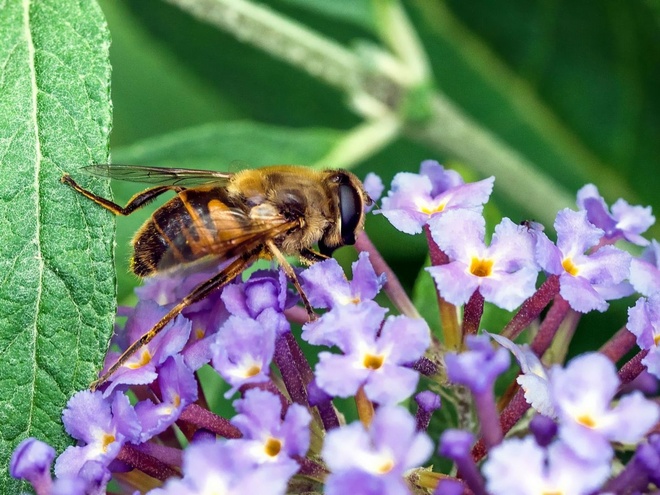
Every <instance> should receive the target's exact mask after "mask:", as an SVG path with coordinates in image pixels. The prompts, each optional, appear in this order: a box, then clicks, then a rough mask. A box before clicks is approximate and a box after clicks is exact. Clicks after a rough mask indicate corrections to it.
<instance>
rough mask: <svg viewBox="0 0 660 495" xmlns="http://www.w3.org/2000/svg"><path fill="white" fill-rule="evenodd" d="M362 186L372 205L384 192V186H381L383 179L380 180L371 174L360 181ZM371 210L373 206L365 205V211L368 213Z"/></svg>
mask: <svg viewBox="0 0 660 495" xmlns="http://www.w3.org/2000/svg"><path fill="white" fill-rule="evenodd" d="M362 185H363V186H364V190H365V191H366V192H367V195H368V196H369V198H371V200H372V201H373V202H374V204H375V203H376V202H377V201H378V200H379V199H380V196H381V195H382V194H383V191H384V190H385V185H384V184H383V179H381V178H380V177H379V176H378V175H376V174H374V173H373V172H369V173H368V174H367V175H366V176H365V178H364V180H363V181H362ZM372 208H373V204H372V205H371V206H367V205H365V211H369V210H371V209H372Z"/></svg>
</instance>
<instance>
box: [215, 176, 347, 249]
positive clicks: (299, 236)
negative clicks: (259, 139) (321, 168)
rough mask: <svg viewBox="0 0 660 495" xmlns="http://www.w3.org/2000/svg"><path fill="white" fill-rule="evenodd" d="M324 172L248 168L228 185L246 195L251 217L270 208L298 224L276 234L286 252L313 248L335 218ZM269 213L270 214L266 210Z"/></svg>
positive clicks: (278, 242)
mask: <svg viewBox="0 0 660 495" xmlns="http://www.w3.org/2000/svg"><path fill="white" fill-rule="evenodd" d="M322 177H323V174H322V173H320V172H317V171H312V170H309V169H303V168H301V167H289V166H274V167H268V168H265V169H261V170H246V171H243V172H241V173H239V174H237V175H236V176H235V178H234V180H232V181H231V183H230V185H229V186H228V188H227V189H228V193H229V194H230V195H232V196H233V195H239V196H241V195H242V197H243V198H244V201H245V204H246V206H247V207H248V208H250V215H251V217H252V218H255V219H257V220H258V219H259V218H260V217H261V216H262V213H264V212H267V211H268V210H271V211H272V212H274V214H276V215H279V216H280V217H283V218H284V219H286V220H288V221H294V222H296V224H297V226H296V227H295V228H293V229H291V230H288V231H287V232H286V233H283V234H281V235H279V236H277V237H276V238H275V239H274V241H275V243H276V245H277V246H278V247H279V248H280V249H281V250H282V251H283V252H284V253H286V254H297V253H299V252H300V251H301V249H305V248H311V247H312V246H314V245H315V244H316V243H317V242H318V241H319V240H320V239H321V238H322V237H323V235H324V233H325V231H326V229H327V228H328V226H329V225H330V224H331V223H332V222H333V220H334V218H336V216H337V214H336V212H335V211H334V209H335V208H334V206H333V203H332V197H331V196H330V194H329V192H328V191H327V189H326V184H325V182H324V181H323V180H322ZM266 214H267V213H266Z"/></svg>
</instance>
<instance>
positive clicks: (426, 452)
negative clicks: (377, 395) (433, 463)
mask: <svg viewBox="0 0 660 495" xmlns="http://www.w3.org/2000/svg"><path fill="white" fill-rule="evenodd" d="M432 449H433V443H432V442H431V440H430V439H429V437H428V436H427V435H426V434H425V433H423V432H416V431H415V420H414V418H413V417H412V416H410V414H409V413H408V412H407V411H406V410H405V409H403V408H402V407H398V406H389V407H381V408H379V409H378V410H377V411H376V413H375V415H374V417H373V421H372V423H371V426H370V427H369V429H368V430H366V429H365V428H364V426H363V425H362V423H359V422H354V423H351V424H349V425H347V426H343V427H341V428H336V429H334V430H331V431H329V432H328V433H327V435H326V437H325V442H324V444H323V449H322V451H321V455H322V457H323V459H324V460H325V462H326V464H327V466H328V468H329V469H330V471H331V473H330V475H329V476H328V478H327V480H326V487H325V493H326V494H329V495H332V494H341V495H344V494H345V493H361V494H372V493H382V494H383V495H399V494H400V495H407V494H408V493H409V492H408V488H407V486H406V483H405V481H404V474H405V473H406V471H408V470H409V469H412V468H415V467H419V466H420V465H421V464H422V463H423V462H425V461H426V460H427V459H428V457H429V456H430V455H431V452H432ZM347 488H351V490H350V492H347V491H345V490H346V489H347ZM376 489H380V490H381V491H380V492H375V490H376Z"/></svg>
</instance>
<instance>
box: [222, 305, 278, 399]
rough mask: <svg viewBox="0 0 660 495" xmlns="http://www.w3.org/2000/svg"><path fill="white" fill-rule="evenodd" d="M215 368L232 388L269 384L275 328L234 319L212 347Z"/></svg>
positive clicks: (251, 321)
mask: <svg viewBox="0 0 660 495" xmlns="http://www.w3.org/2000/svg"><path fill="white" fill-rule="evenodd" d="M211 350H212V352H213V367H214V368H215V369H216V370H217V371H218V373H220V375H221V376H222V377H223V378H224V379H225V380H226V381H227V383H229V384H230V385H231V386H232V388H231V390H229V391H228V392H227V393H226V394H225V396H226V397H231V396H232V395H233V394H234V393H235V392H236V390H238V388H240V387H242V386H243V385H247V384H250V383H263V382H266V381H269V380H270V378H269V372H270V369H269V366H270V362H271V361H272V359H273V354H274V353H275V328H274V327H273V326H263V325H261V324H260V323H259V322H257V321H256V320H252V319H250V318H242V317H239V316H231V317H229V319H228V320H227V321H226V322H225V324H224V325H223V326H222V328H220V331H219V332H218V334H217V335H216V340H215V342H214V343H213V345H212V346H211Z"/></svg>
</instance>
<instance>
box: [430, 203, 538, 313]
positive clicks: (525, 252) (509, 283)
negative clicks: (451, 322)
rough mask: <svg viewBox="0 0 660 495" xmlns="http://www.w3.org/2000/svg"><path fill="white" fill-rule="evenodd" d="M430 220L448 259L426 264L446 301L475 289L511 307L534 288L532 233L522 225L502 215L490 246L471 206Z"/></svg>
mask: <svg viewBox="0 0 660 495" xmlns="http://www.w3.org/2000/svg"><path fill="white" fill-rule="evenodd" d="M429 226H430V228H431V235H432V236H433V240H435V242H436V243H437V245H438V247H439V248H440V249H442V250H443V251H444V252H445V253H446V254H447V256H448V257H449V263H447V264H445V265H440V266H432V267H429V268H427V270H428V271H429V273H430V274H431V275H432V276H433V279H434V280H435V283H436V285H437V287H438V290H439V291H440V293H441V295H442V297H443V298H444V299H446V300H447V301H449V302H450V303H452V304H454V305H461V304H465V303H466V302H467V301H468V300H469V299H470V297H471V296H472V294H473V293H474V292H475V291H476V290H477V289H478V290H479V292H480V293H481V295H482V296H483V297H484V299H485V300H486V301H489V302H492V303H493V304H495V305H497V306H499V307H501V308H504V309H507V310H513V309H515V308H516V307H517V306H519V305H520V304H521V303H522V302H523V301H524V300H525V299H527V298H528V297H529V296H531V295H532V294H533V293H534V291H535V289H536V287H535V284H536V278H537V275H538V268H537V265H536V262H535V261H534V246H533V236H532V235H531V234H530V232H529V230H528V229H527V228H525V227H524V226H521V225H517V224H514V223H513V222H512V221H511V220H509V219H508V218H505V219H503V220H502V222H501V223H500V224H499V225H498V226H497V227H495V234H494V235H493V239H492V242H491V245H490V247H488V246H486V245H485V243H484V237H485V234H486V222H485V220H484V218H483V216H482V215H480V214H479V213H476V212H474V211H470V210H455V211H449V212H447V213H444V214H443V215H440V216H437V217H434V218H432V219H431V220H430V221H429Z"/></svg>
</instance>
